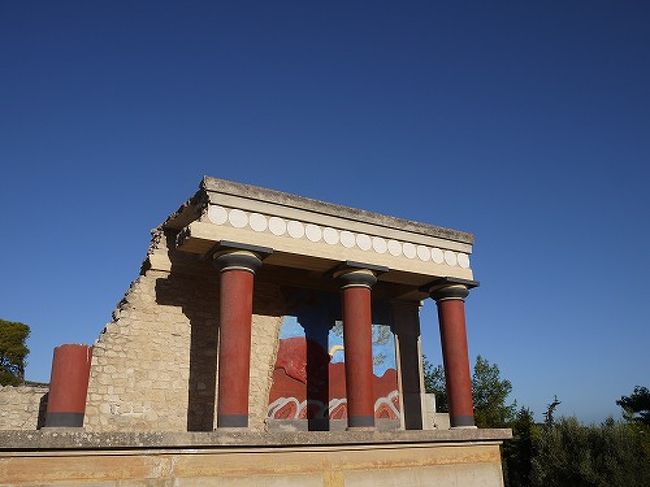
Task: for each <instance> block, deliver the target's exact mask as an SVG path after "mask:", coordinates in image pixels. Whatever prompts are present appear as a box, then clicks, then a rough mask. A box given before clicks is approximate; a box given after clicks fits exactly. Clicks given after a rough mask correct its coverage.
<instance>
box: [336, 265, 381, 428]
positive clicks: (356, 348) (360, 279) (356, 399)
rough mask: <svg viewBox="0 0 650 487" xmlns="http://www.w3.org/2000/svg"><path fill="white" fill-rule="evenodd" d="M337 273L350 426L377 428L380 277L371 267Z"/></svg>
mask: <svg viewBox="0 0 650 487" xmlns="http://www.w3.org/2000/svg"><path fill="white" fill-rule="evenodd" d="M337 277H338V279H339V281H340V282H341V306H342V310H341V311H342V316H343V345H344V349H345V389H346V395H347V406H348V429H373V428H374V427H375V393H374V390H373V378H374V377H373V372H372V311H371V308H372V306H371V294H370V293H371V291H370V290H371V288H372V286H373V285H374V284H375V283H376V282H377V278H376V277H375V275H374V273H373V272H372V271H371V270H368V269H350V270H344V271H342V272H341V273H339V274H337Z"/></svg>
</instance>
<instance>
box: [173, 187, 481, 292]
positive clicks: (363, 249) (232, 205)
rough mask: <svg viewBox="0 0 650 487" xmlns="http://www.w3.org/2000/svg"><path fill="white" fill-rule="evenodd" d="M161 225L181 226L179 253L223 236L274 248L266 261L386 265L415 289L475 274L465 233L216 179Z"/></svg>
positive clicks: (199, 249)
mask: <svg viewBox="0 0 650 487" xmlns="http://www.w3.org/2000/svg"><path fill="white" fill-rule="evenodd" d="M165 227H166V228H173V229H175V230H178V231H179V233H178V237H177V241H176V243H177V245H178V248H179V249H180V250H182V251H186V252H192V253H197V254H206V253H209V252H210V251H211V250H212V249H213V248H214V246H215V244H216V243H217V242H219V241H222V240H226V241H236V242H247V243H250V244H253V245H263V246H267V247H272V248H273V249H274V253H273V255H272V256H270V257H269V259H268V261H267V262H268V264H271V265H280V266H287V267H297V268H301V269H304V268H308V269H311V270H314V271H325V270H328V269H330V268H331V267H332V266H333V265H335V264H336V263H337V262H340V261H346V260H352V261H359V262H365V263H368V264H371V265H380V266H386V267H389V269H390V271H389V272H388V273H386V274H385V275H383V276H382V280H384V281H387V282H396V283H404V284H411V285H414V286H418V285H423V284H426V283H427V282H428V281H430V280H431V279H432V278H433V277H440V276H447V277H456V278H461V279H468V280H471V279H473V274H472V271H471V268H470V257H469V256H470V254H471V252H472V243H473V237H472V235H471V234H468V233H465V232H459V231H455V230H450V229H445V228H441V227H436V226H433V225H426V224H422V223H416V222H412V221H408V220H403V219H399V218H393V217H388V216H384V215H379V214H376V213H372V212H368V211H364V210H358V209H354V208H348V207H344V206H339V205H333V204H329V203H324V202H321V201H316V200H313V199H309V198H303V197H299V196H294V195H290V194H287V193H282V192H279V191H273V190H267V189H264V188H258V187H255V186H250V185H244V184H239V183H233V182H230V181H224V180H220V179H215V178H204V180H203V182H202V184H201V190H200V191H199V193H197V195H195V197H194V198H193V199H192V200H191V201H190V202H188V204H187V205H186V206H184V207H182V208H181V209H180V210H179V212H178V213H177V214H175V215H172V216H171V217H170V218H169V219H168V220H167V222H166V223H165Z"/></svg>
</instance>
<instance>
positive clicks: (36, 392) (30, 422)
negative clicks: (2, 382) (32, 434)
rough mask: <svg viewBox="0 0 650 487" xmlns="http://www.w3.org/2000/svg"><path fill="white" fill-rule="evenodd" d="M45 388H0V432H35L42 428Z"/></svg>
mask: <svg viewBox="0 0 650 487" xmlns="http://www.w3.org/2000/svg"><path fill="white" fill-rule="evenodd" d="M47 390H48V388H47V387H43V386H18V387H13V386H6V387H2V386H0V430H35V429H36V428H37V427H39V426H42V424H43V420H44V418H45V410H46V408H47V402H46V401H47V396H46V395H47Z"/></svg>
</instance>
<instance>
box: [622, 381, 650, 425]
mask: <svg viewBox="0 0 650 487" xmlns="http://www.w3.org/2000/svg"><path fill="white" fill-rule="evenodd" d="M616 404H618V405H619V406H621V407H622V408H623V417H624V418H625V419H626V420H627V421H630V422H636V423H641V424H644V425H646V426H650V391H649V390H648V388H647V387H641V386H636V387H634V391H633V392H632V394H631V395H629V396H621V398H620V399H619V400H618V401H616Z"/></svg>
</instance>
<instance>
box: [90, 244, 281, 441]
mask: <svg viewBox="0 0 650 487" xmlns="http://www.w3.org/2000/svg"><path fill="white" fill-rule="evenodd" d="M173 237H174V236H173V235H167V236H165V235H163V234H162V233H161V232H157V233H155V234H154V238H153V240H152V244H151V247H150V250H149V255H148V259H147V261H146V262H145V265H144V266H143V271H142V273H141V275H140V277H139V278H138V279H136V280H135V281H134V282H133V283H132V285H131V287H130V288H129V290H128V292H127V293H126V295H125V297H124V299H123V300H122V301H121V302H120V303H119V305H118V308H117V310H116V311H115V312H114V314H113V318H114V319H113V321H112V322H111V323H109V324H108V325H107V326H106V328H105V329H104V331H103V333H102V334H101V335H100V337H99V339H98V340H97V341H96V342H95V344H94V350H93V358H92V365H91V372H90V380H89V385H88V399H87V406H86V417H85V421H84V428H85V429H87V430H89V431H188V430H190V431H206V430H207V431H209V430H212V429H213V428H214V425H215V423H216V411H215V409H216V396H217V393H216V377H217V343H218V328H219V323H218V316H219V302H218V301H219V275H218V272H217V271H215V270H214V269H213V268H212V267H211V265H210V263H209V262H206V261H203V260H201V259H200V258H199V257H196V256H192V255H187V254H184V253H180V252H173V251H168V248H167V244H166V241H167V239H171V238H173ZM282 301H283V298H282V295H281V293H280V291H279V289H278V288H277V286H274V285H271V284H263V283H261V284H256V288H255V297H254V303H255V305H254V306H255V307H254V316H253V328H252V350H251V352H252V353H251V357H252V358H251V361H252V363H251V385H250V390H251V393H250V427H251V429H252V430H253V431H255V430H258V431H259V430H262V429H263V428H264V419H265V417H266V409H267V402H268V393H269V388H270V380H271V375H272V372H273V364H274V363H275V354H276V347H277V336H278V333H279V326H280V323H281V309H280V308H281V306H282Z"/></svg>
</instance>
